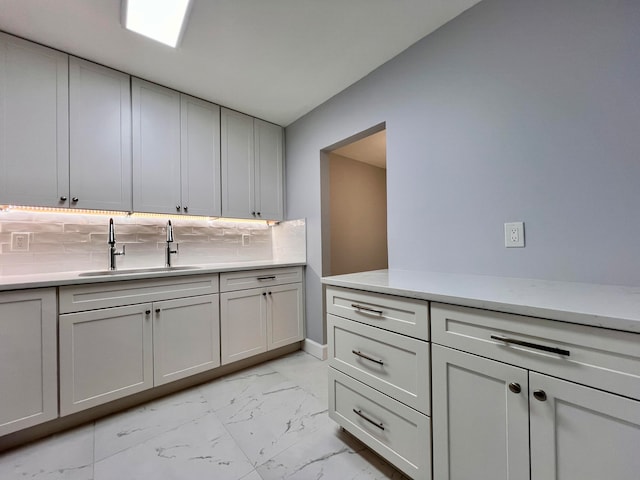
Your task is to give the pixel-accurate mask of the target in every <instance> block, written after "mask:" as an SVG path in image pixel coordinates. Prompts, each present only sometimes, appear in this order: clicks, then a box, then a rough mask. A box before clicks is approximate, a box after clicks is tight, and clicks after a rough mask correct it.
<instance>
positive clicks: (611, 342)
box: [431, 303, 640, 399]
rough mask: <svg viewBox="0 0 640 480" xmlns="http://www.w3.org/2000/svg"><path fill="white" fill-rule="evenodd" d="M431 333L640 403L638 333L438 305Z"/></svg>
mask: <svg viewBox="0 0 640 480" xmlns="http://www.w3.org/2000/svg"><path fill="white" fill-rule="evenodd" d="M431 330H432V331H431V334H432V341H433V342H434V343H438V344H440V345H444V346H448V347H452V348H456V349H458V350H463V351H466V352H470V353H475V354H477V355H482V356H484V357H488V358H493V359H495V360H499V361H502V362H506V363H510V364H512V365H516V366H519V367H523V368H528V369H530V370H534V371H537V372H540V373H546V374H549V375H552V376H555V377H561V378H564V379H566V380H571V381H573V382H576V383H580V384H583V385H589V386H592V387H595V388H599V389H602V390H606V391H609V392H614V393H618V394H620V395H624V396H627V397H631V398H636V399H640V334H637V333H628V332H620V331H616V330H607V329H603V328H597V327H589V326H585V325H576V324H571V323H565V322H559V321H554V320H545V319H541V318H533V317H525V316H521V315H512V314H506V313H499V312H492V311H487V310H480V309H474V308H468V307H458V306H453V305H443V304H437V303H432V304H431ZM492 337H493V338H492ZM518 342H525V344H524V345H523V344H521V343H520V344H519V343H518ZM545 349H546V350H545ZM548 350H550V351H548Z"/></svg>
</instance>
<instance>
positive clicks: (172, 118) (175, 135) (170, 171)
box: [131, 78, 181, 213]
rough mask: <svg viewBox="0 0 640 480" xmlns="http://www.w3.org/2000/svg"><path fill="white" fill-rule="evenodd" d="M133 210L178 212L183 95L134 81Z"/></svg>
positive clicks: (179, 202)
mask: <svg viewBox="0 0 640 480" xmlns="http://www.w3.org/2000/svg"><path fill="white" fill-rule="evenodd" d="M131 89H132V91H131V96H132V106H133V209H134V210H135V211H136V212H150V213H178V212H177V209H176V206H178V205H180V206H181V198H180V94H179V93H178V92H176V91H174V90H170V89H168V88H164V87H160V86H159V85H154V84H152V83H149V82H145V81H144V80H140V79H138V78H134V79H132V80H131Z"/></svg>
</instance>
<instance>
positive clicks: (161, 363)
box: [153, 294, 220, 386]
mask: <svg viewBox="0 0 640 480" xmlns="http://www.w3.org/2000/svg"><path fill="white" fill-rule="evenodd" d="M153 314H154V321H153V378H154V385H156V386H157V385H162V384H164V383H169V382H172V381H174V380H177V379H179V378H184V377H188V376H189V375H194V374H196V373H200V372H205V371H207V370H210V369H212V368H215V367H218V366H220V317H219V309H218V295H217V294H216V295H204V296H200V297H190V298H179V299H176V300H166V301H164V302H156V303H154V304H153Z"/></svg>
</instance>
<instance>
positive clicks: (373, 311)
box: [351, 303, 382, 315]
mask: <svg viewBox="0 0 640 480" xmlns="http://www.w3.org/2000/svg"><path fill="white" fill-rule="evenodd" d="M351 306H352V307H353V308H355V309H356V310H358V311H359V312H360V311H363V312H365V313H375V314H377V315H382V310H376V309H374V308H369V307H365V306H364V305H358V304H357V303H352V304H351Z"/></svg>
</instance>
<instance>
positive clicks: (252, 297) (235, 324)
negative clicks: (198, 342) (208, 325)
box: [220, 289, 267, 365]
mask: <svg viewBox="0 0 640 480" xmlns="http://www.w3.org/2000/svg"><path fill="white" fill-rule="evenodd" d="M263 293H264V295H263ZM265 296H266V292H264V291H263V290H261V289H260V290H258V289H253V290H241V291H238V292H229V293H222V294H220V349H221V352H222V355H221V356H222V364H223V365H225V364H227V363H232V362H235V361H236V360H241V359H243V358H247V357H251V356H253V355H256V354H258V353H262V352H266V351H267V312H266V308H267V300H266V298H265Z"/></svg>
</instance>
